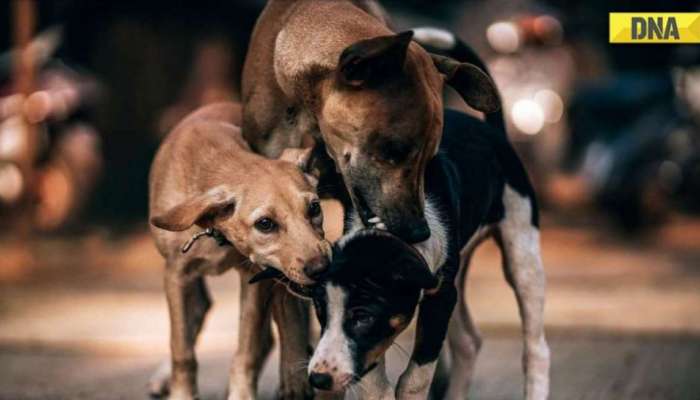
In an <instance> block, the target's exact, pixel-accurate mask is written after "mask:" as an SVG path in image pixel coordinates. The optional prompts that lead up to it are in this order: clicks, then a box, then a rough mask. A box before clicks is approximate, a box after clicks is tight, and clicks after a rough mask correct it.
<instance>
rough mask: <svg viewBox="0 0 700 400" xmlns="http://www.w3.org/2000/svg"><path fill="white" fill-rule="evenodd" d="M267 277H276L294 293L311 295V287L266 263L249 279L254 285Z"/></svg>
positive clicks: (302, 295) (304, 295)
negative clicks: (299, 282) (295, 280)
mask: <svg viewBox="0 0 700 400" xmlns="http://www.w3.org/2000/svg"><path fill="white" fill-rule="evenodd" d="M267 279H274V280H275V281H277V282H278V283H281V284H282V285H285V286H286V287H287V290H288V291H289V292H290V293H292V294H294V295H297V296H300V297H304V298H308V297H311V288H310V287H308V286H304V285H300V284H298V283H296V282H294V281H293V280H291V279H289V278H287V276H286V275H285V274H283V273H282V271H280V270H278V269H277V268H275V267H273V266H270V265H265V266H264V269H263V270H262V271H260V272H258V273H257V274H255V275H253V277H252V278H250V280H248V283H249V284H251V285H252V284H255V283H258V282H260V281H264V280H267Z"/></svg>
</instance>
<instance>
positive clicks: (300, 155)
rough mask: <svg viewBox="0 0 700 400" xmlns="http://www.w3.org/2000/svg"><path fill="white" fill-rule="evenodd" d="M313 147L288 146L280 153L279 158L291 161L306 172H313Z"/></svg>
mask: <svg viewBox="0 0 700 400" xmlns="http://www.w3.org/2000/svg"><path fill="white" fill-rule="evenodd" d="M312 153H313V147H308V148H305V149H299V148H292V147H289V148H286V149H284V150H283V151H282V154H280V157H279V159H280V160H282V161H289V162H290V163H292V164H294V165H296V166H297V167H299V169H300V170H301V172H303V173H305V174H311V173H312V171H311V160H312V157H311V156H312Z"/></svg>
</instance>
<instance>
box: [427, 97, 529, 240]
mask: <svg viewBox="0 0 700 400" xmlns="http://www.w3.org/2000/svg"><path fill="white" fill-rule="evenodd" d="M506 184H507V185H508V186H510V187H512V188H513V189H515V190H516V191H517V192H518V193H519V194H520V195H522V196H525V197H527V198H529V199H530V201H531V202H532V209H533V215H532V224H533V225H534V226H537V224H538V214H537V205H536V198H535V193H534V190H533V188H532V185H531V184H530V180H529V178H528V176H527V172H526V170H525V167H524V166H523V164H522V162H521V161H520V158H519V157H518V155H517V154H516V153H515V150H514V149H513V146H512V145H511V143H510V142H509V141H508V138H507V136H506V133H505V132H504V131H502V130H500V129H498V128H496V127H494V126H493V125H491V124H488V123H486V122H484V121H481V120H479V119H477V118H474V117H472V116H470V115H468V114H465V113H462V112H458V111H454V110H450V109H447V110H445V129H444V132H443V138H442V142H441V144H440V151H439V153H438V155H437V156H436V157H435V158H434V159H433V161H431V163H430V164H429V165H428V169H427V171H426V193H427V194H428V196H429V197H430V198H431V199H433V201H434V202H435V203H437V204H436V205H437V207H438V208H439V209H440V210H441V213H442V214H444V217H443V223H445V224H447V225H448V230H450V231H452V232H458V233H459V234H458V235H454V234H453V235H450V240H451V241H454V243H453V245H455V246H456V248H458V249H461V248H462V247H464V245H465V244H466V241H468V240H469V239H470V238H471V236H472V235H473V234H474V232H475V231H476V229H478V228H479V227H480V226H484V225H488V224H492V223H496V222H498V221H500V220H501V219H502V218H503V216H504V213H505V209H504V204H503V201H502V198H503V191H504V188H505V185H506ZM446 217H447V218H446Z"/></svg>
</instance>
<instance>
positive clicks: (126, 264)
mask: <svg viewBox="0 0 700 400" xmlns="http://www.w3.org/2000/svg"><path fill="white" fill-rule="evenodd" d="M570 226H571V224H568V223H567V224H566V225H564V224H563V223H561V222H560V221H556V220H552V219H545V223H544V230H543V243H544V259H545V264H546V267H547V271H548V277H549V288H548V304H547V326H548V331H549V338H550V342H551V345H552V352H553V353H552V354H553V366H552V399H556V400H559V399H610V400H622V399H635V400H639V399H688V400H697V399H698V398H700V372H698V371H700V290H698V289H699V288H700V264H699V263H698V260H700V246H698V242H697V241H698V239H697V238H698V232H700V222H698V221H687V220H680V221H678V223H675V224H673V225H671V226H669V227H667V228H664V229H663V230H661V231H660V232H658V233H656V234H654V235H653V236H651V237H648V238H645V239H639V240H633V241H632V240H622V239H621V238H619V237H616V236H614V235H611V234H608V233H601V231H602V230H599V229H598V227H596V226H594V225H590V226H587V225H581V224H578V225H576V227H570ZM29 250H30V251H27V248H26V247H25V248H24V249H23V248H22V246H21V245H18V244H17V243H13V242H11V241H9V240H5V241H3V242H1V243H0V254H2V255H3V257H2V258H1V259H0V282H2V283H1V285H2V286H0V400H4V399H7V400H21V399H32V400H34V399H140V398H146V396H145V385H146V380H147V377H148V375H149V373H150V372H151V371H152V369H153V368H154V367H155V366H156V364H157V363H158V361H159V360H161V359H162V358H163V357H165V356H166V355H167V329H168V328H167V314H166V309H165V300H164V297H163V295H162V293H161V290H160V277H161V271H162V262H161V260H160V259H159V256H158V254H157V253H155V251H154V250H153V248H152V245H151V243H150V239H149V238H148V236H147V234H146V233H145V232H144V231H136V232H134V233H132V234H129V235H119V236H112V235H110V234H108V233H105V232H93V233H90V234H88V235H80V236H76V237H72V238H60V239H40V240H37V241H36V242H33V243H32V244H31V246H30V247H29ZM499 264H500V261H499V257H498V254H497V252H496V249H495V247H494V246H491V245H489V246H486V247H484V248H483V249H481V250H479V252H478V253H477V256H476V262H475V265H474V268H473V270H472V272H471V277H470V282H469V286H468V291H469V299H470V304H471V305H472V309H473V312H474V314H475V319H476V320H477V323H478V325H479V326H480V328H481V329H482V332H483V335H484V337H485V345H484V348H483V351H482V353H481V355H480V358H479V362H478V365H477V373H476V379H475V384H474V386H473V388H472V393H471V394H472V396H471V398H473V399H477V400H479V399H483V400H486V399H489V400H500V399H514V398H519V394H520V391H521V382H522V376H521V373H520V366H519V365H520V338H519V325H518V316H517V309H516V306H515V302H514V300H513V296H512V293H511V292H510V290H509V288H508V287H507V285H506V284H505V282H504V281H503V278H502V274H501V271H500V267H499ZM210 282H211V283H212V289H213V290H212V292H213V297H214V299H215V306H214V309H213V312H212V314H211V316H210V318H209V319H208V321H207V324H206V326H205V333H204V336H203V338H202V342H201V346H200V349H199V354H200V359H201V371H200V382H201V387H202V393H203V399H207V400H208V399H221V398H223V396H224V393H225V386H226V374H227V372H228V365H229V362H230V358H231V354H232V353H233V348H234V347H233V346H234V343H235V341H236V338H235V336H234V333H233V332H235V327H236V323H237V322H236V318H235V314H236V309H237V307H238V304H237V292H238V283H237V279H236V278H235V273H231V274H229V275H227V276H224V277H220V278H215V279H212V280H210ZM410 334H411V333H409V335H404V336H405V337H402V338H401V340H400V346H394V347H393V348H392V349H391V350H390V351H389V355H390V363H389V367H390V372H391V374H390V375H391V377H392V378H394V379H395V377H396V376H397V374H398V373H399V372H400V370H401V367H402V366H403V365H405V363H406V361H407V356H406V354H405V353H404V350H403V349H405V350H408V351H410V349H411V344H410V340H409V339H410ZM276 358H277V357H276V354H273V357H272V358H271V362H269V363H268V366H267V368H266V370H265V374H264V376H263V378H262V381H261V384H260V391H261V395H262V397H263V398H265V399H270V398H273V397H274V391H275V386H276V383H275V382H276V379H277V377H276V374H275V371H276V369H277V365H276Z"/></svg>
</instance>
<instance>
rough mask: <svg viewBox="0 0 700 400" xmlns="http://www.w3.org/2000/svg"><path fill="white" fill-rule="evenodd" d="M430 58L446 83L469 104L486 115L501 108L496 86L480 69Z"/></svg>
mask: <svg viewBox="0 0 700 400" xmlns="http://www.w3.org/2000/svg"><path fill="white" fill-rule="evenodd" d="M430 57H431V58H432V59H433V63H434V64H435V67H436V68H437V69H438V71H440V73H442V74H444V75H445V83H447V84H448V85H450V86H452V87H453V88H454V89H455V90H456V91H457V92H459V94H460V95H461V96H462V98H463V99H464V101H465V102H467V104H469V105H470V106H472V107H473V108H475V109H476V110H479V111H481V112H484V113H492V112H495V111H498V110H499V109H500V108H501V99H500V97H499V95H498V89H496V84H495V83H494V82H493V80H492V79H491V78H490V77H489V76H488V75H487V74H486V73H485V72H484V71H482V70H481V69H480V68H479V67H477V66H476V65H474V64H470V63H461V62H459V61H456V60H454V59H452V58H449V57H443V56H440V55H437V54H431V55H430Z"/></svg>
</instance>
